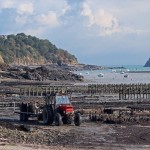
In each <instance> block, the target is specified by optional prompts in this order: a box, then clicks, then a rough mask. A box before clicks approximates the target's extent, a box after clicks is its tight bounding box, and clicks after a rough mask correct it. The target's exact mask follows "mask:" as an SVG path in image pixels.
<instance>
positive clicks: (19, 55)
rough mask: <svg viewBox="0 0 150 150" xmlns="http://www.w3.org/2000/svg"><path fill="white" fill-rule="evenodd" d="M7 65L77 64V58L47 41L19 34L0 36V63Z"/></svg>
mask: <svg viewBox="0 0 150 150" xmlns="http://www.w3.org/2000/svg"><path fill="white" fill-rule="evenodd" d="M3 62H4V63H7V64H19V65H21V64H24V65H33V64H40V65H41V64H46V63H57V64H59V65H61V63H65V64H77V63H78V62H77V58H76V57H75V56H74V55H72V54H70V53H68V52H67V51H66V50H63V49H60V48H57V47H56V46H55V45H53V44H52V43H51V42H50V41H48V40H43V39H39V38H37V37H35V36H30V35H25V34H24V33H19V34H17V35H13V34H12V35H7V36H4V35H1V36H0V63H3Z"/></svg>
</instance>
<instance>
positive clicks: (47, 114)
mask: <svg viewBox="0 0 150 150" xmlns="http://www.w3.org/2000/svg"><path fill="white" fill-rule="evenodd" d="M42 120H43V124H47V125H48V124H52V123H53V121H54V118H53V111H52V109H51V108H50V107H44V108H43V112H42Z"/></svg>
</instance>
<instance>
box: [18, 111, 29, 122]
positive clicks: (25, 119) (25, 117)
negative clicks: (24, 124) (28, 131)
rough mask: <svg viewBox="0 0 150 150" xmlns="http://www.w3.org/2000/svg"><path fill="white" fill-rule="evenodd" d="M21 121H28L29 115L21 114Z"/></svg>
mask: <svg viewBox="0 0 150 150" xmlns="http://www.w3.org/2000/svg"><path fill="white" fill-rule="evenodd" d="M20 121H28V115H27V114H22V113H21V114H20Z"/></svg>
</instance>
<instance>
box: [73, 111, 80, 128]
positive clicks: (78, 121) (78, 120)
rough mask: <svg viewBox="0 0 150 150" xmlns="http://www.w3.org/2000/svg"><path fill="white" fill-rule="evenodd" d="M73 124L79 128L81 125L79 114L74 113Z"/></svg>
mask: <svg viewBox="0 0 150 150" xmlns="http://www.w3.org/2000/svg"><path fill="white" fill-rule="evenodd" d="M74 124H75V125H76V126H80V124H81V114H80V113H75V116H74Z"/></svg>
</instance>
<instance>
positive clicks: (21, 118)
mask: <svg viewBox="0 0 150 150" xmlns="http://www.w3.org/2000/svg"><path fill="white" fill-rule="evenodd" d="M20 121H23V114H22V113H21V114H20Z"/></svg>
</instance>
